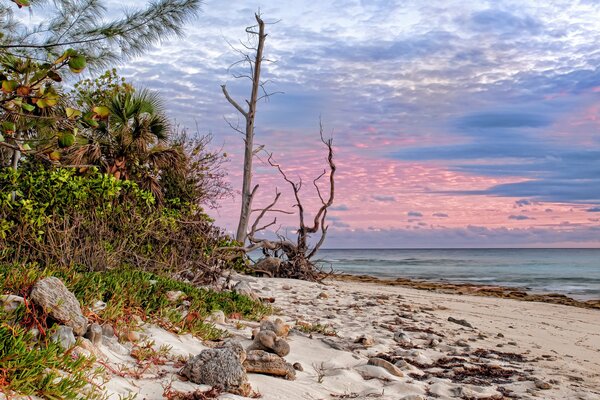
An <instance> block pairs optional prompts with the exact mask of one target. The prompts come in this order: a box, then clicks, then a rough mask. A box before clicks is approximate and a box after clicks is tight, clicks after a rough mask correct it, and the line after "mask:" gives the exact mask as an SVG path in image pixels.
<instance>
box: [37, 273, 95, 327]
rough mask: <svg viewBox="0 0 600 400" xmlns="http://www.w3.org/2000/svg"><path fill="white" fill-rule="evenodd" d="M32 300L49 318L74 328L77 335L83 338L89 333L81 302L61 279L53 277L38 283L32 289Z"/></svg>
mask: <svg viewBox="0 0 600 400" xmlns="http://www.w3.org/2000/svg"><path fill="white" fill-rule="evenodd" d="M31 300H32V301H33V302H34V303H35V304H37V305H38V306H40V307H42V308H43V309H44V310H45V311H46V312H47V313H48V315H49V316H51V317H52V318H54V319H55V320H57V321H59V322H60V323H62V324H64V325H66V326H70V327H71V328H73V332H74V333H75V334H76V335H78V336H83V335H84V334H85V332H86V331H87V320H86V319H85V317H84V316H83V313H82V312H81V306H80V305H79V301H78V300H77V298H76V297H75V295H74V294H73V293H71V292H69V290H68V289H67V287H66V286H65V285H64V283H62V282H61V280H60V279H58V278H55V277H53V276H51V277H48V278H44V279H42V280H40V281H38V282H36V283H35V284H34V285H33V289H31Z"/></svg>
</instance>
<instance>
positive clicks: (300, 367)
mask: <svg viewBox="0 0 600 400" xmlns="http://www.w3.org/2000/svg"><path fill="white" fill-rule="evenodd" d="M292 367H294V369H295V370H296V371H300V372H302V371H304V367H303V366H302V364H300V363H299V362H295V363H294V364H293V365H292Z"/></svg>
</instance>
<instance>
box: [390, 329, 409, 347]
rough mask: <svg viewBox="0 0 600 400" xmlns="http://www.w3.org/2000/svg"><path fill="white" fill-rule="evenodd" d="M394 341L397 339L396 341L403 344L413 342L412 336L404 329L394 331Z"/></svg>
mask: <svg viewBox="0 0 600 400" xmlns="http://www.w3.org/2000/svg"><path fill="white" fill-rule="evenodd" d="M394 341H396V343H401V344H410V343H411V342H412V341H411V340H410V337H409V336H408V335H407V334H406V333H404V332H402V331H398V332H396V333H394Z"/></svg>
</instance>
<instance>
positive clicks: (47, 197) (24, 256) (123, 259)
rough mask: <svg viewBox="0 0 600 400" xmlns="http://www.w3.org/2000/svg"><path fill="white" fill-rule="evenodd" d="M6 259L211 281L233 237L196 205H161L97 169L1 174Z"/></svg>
mask: <svg viewBox="0 0 600 400" xmlns="http://www.w3.org/2000/svg"><path fill="white" fill-rule="evenodd" d="M0 193H1V195H0V221H2V222H1V223H0V237H1V238H2V239H3V240H1V241H0V262H2V261H5V262H39V263H40V264H42V265H43V264H47V263H49V264H56V265H61V266H68V267H73V266H83V267H85V268H87V269H89V270H106V269H111V268H116V267H120V266H123V265H129V266H132V267H135V268H139V269H142V270H147V271H170V272H182V271H184V270H185V271H187V274H188V275H191V278H192V279H195V280H197V281H211V280H213V279H216V278H217V277H218V274H219V273H220V271H221V268H224V267H227V266H228V265H227V262H226V261H225V260H221V259H220V258H219V256H218V254H216V253H215V252H214V249H215V248H216V247H220V246H221V245H223V244H224V243H227V241H228V240H229V239H228V237H227V236H225V235H223V234H222V233H221V231H220V230H219V229H217V228H215V227H214V226H213V225H212V223H211V220H210V218H208V216H206V214H204V213H203V212H202V211H201V210H200V209H198V208H197V207H195V206H181V205H179V206H178V207H177V208H171V207H169V204H166V205H165V206H158V205H156V201H155V199H154V197H153V195H152V194H151V193H150V192H148V191H145V190H142V189H140V188H139V187H138V186H137V184H135V183H134V182H132V181H126V180H117V179H115V178H114V177H113V176H110V175H107V174H102V173H99V172H97V171H89V174H88V175H85V176H82V175H79V174H78V173H77V172H76V171H75V170H73V169H55V170H45V169H40V168H37V167H36V166H33V167H32V168H31V169H30V168H23V169H20V170H18V171H12V170H10V169H4V170H0Z"/></svg>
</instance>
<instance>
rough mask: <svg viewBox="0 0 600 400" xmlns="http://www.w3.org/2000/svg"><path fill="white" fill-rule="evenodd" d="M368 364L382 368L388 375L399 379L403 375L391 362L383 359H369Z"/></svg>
mask: <svg viewBox="0 0 600 400" xmlns="http://www.w3.org/2000/svg"><path fill="white" fill-rule="evenodd" d="M368 364H369V365H374V366H376V367H380V368H383V369H385V370H386V371H387V372H389V373H390V374H392V375H395V376H398V377H400V378H401V377H403V376H404V373H403V372H402V371H401V370H400V368H398V367H396V366H395V365H394V364H392V363H391V362H389V361H386V360H384V359H383V358H379V357H371V358H369V362H368Z"/></svg>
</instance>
